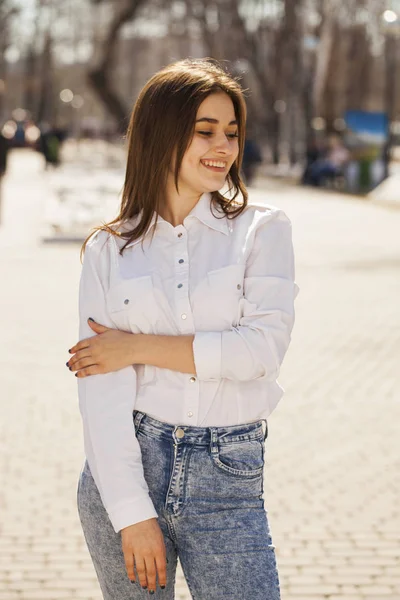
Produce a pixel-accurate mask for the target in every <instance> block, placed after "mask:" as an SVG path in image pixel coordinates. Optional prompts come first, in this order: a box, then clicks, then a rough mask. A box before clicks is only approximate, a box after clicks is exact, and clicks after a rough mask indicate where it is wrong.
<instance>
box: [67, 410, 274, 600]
mask: <svg viewBox="0 0 400 600" xmlns="http://www.w3.org/2000/svg"><path fill="white" fill-rule="evenodd" d="M133 417H134V426H135V430H136V435H137V439H138V441H139V444H140V447H141V452H142V461H143V468H144V475H145V479H146V481H147V484H148V486H149V492H150V496H151V499H152V501H153V503H154V506H155V508H156V511H157V514H158V522H159V525H160V527H161V530H162V532H163V535H164V541H165V546H166V551H167V561H168V563H167V586H166V588H165V589H164V590H162V589H160V588H159V586H158V584H157V590H156V593H155V594H154V595H152V596H150V597H151V598H154V600H161V599H163V600H172V599H173V598H175V593H174V587H175V572H176V565H177V559H178V557H179V560H180V563H181V565H182V569H183V572H184V575H185V579H186V581H187V584H188V587H189V590H190V593H191V595H192V598H193V600H279V599H280V590H279V579H278V572H277V567H276V560H275V550H274V546H273V545H272V540H271V536H270V532H269V527H268V520H267V513H266V510H265V508H264V499H263V476H264V475H263V473H264V439H265V438H264V431H263V426H262V421H258V422H256V423H250V424H246V425H235V426H230V427H189V426H186V425H183V426H181V427H178V426H174V425H170V424H167V423H163V422H161V421H157V420H156V419H153V418H152V417H150V416H148V415H146V414H144V413H142V412H139V411H134V413H133ZM266 431H267V430H266ZM266 435H267V433H265V437H266ZM78 508H79V516H80V519H81V523H82V527H83V531H84V534H85V538H86V542H87V545H88V548H89V552H90V554H91V557H92V560H93V563H94V566H95V569H96V573H97V577H98V579H99V582H100V586H101V589H102V592H103V597H104V600H138V599H142V600H143V599H144V598H149V593H148V591H147V590H143V589H142V588H141V587H140V584H139V583H136V584H132V583H131V582H130V581H129V579H128V576H127V574H126V570H125V564H124V558H123V554H122V549H121V536H120V534H119V533H118V534H117V533H115V531H114V529H113V527H112V525H111V523H110V520H109V518H108V516H107V513H106V511H105V509H104V507H103V504H102V502H101V499H100V495H99V492H98V490H97V487H96V484H95V482H94V480H93V478H92V475H91V473H90V469H89V466H88V464H87V463H85V466H84V468H83V470H82V473H81V476H80V479H79V486H78ZM137 581H138V580H137Z"/></svg>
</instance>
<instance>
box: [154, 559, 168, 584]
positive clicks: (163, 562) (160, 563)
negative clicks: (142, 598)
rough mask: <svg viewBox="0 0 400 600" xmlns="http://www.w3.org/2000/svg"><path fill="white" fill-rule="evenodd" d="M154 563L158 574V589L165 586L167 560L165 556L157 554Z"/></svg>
mask: <svg viewBox="0 0 400 600" xmlns="http://www.w3.org/2000/svg"><path fill="white" fill-rule="evenodd" d="M155 561H156V568H157V574H158V585H159V586H160V587H165V586H166V585H167V559H166V556H165V554H164V555H162V554H157V555H156V558H155Z"/></svg>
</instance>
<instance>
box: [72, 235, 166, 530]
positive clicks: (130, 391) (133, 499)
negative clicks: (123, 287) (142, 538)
mask: <svg viewBox="0 0 400 600" xmlns="http://www.w3.org/2000/svg"><path fill="white" fill-rule="evenodd" d="M109 267H110V265H109V248H108V245H107V242H106V241H105V236H104V235H103V234H102V233H101V234H100V235H97V236H96V237H95V239H93V240H92V241H91V242H90V243H89V244H88V246H87V248H86V252H85V257H84V262H83V268H82V275H81V280H80V289H79V317H80V328H79V337H80V339H85V340H87V341H90V340H89V338H90V336H92V335H94V332H93V331H92V330H91V328H90V327H89V326H88V317H92V318H94V319H96V320H97V321H99V322H102V323H104V324H105V325H106V326H108V327H113V326H114V325H113V323H112V321H111V320H110V317H109V315H108V312H107V309H106V304H105V289H104V284H103V278H104V279H106V277H105V275H106V274H107V272H108V270H109ZM78 392H79V407H80V411H81V415H82V421H83V431H84V444H85V454H86V457H87V460H88V463H89V466H90V470H91V472H92V475H93V478H94V480H95V482H96V485H97V487H98V488H99V492H100V495H101V498H102V501H103V504H104V506H105V508H106V510H107V512H108V515H109V517H110V520H111V522H112V524H113V526H114V529H115V531H116V532H118V531H119V530H121V529H123V528H125V527H127V526H129V525H133V524H135V523H138V522H140V521H144V520H147V519H151V518H153V517H157V513H156V511H155V509H154V506H153V503H152V501H151V499H150V496H149V493H148V487H147V484H146V481H145V479H144V475H143V466H142V458H141V452H140V446H139V443H138V441H137V439H136V436H135V430H134V426H133V422H132V411H133V408H134V404H135V393H136V372H135V370H134V368H133V367H132V366H128V367H125V368H123V369H122V370H119V371H117V372H112V373H108V374H102V375H95V376H94V377H87V378H80V379H79V381H78Z"/></svg>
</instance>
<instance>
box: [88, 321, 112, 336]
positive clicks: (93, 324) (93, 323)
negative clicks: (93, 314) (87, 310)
mask: <svg viewBox="0 0 400 600" xmlns="http://www.w3.org/2000/svg"><path fill="white" fill-rule="evenodd" d="M88 325H89V327H90V328H91V329H93V331H95V332H96V333H104V332H105V331H108V327H105V326H104V325H100V323H96V321H94V320H93V319H88Z"/></svg>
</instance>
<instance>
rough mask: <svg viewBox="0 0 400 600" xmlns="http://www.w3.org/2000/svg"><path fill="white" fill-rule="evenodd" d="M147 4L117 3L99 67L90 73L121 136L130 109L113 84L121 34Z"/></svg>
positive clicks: (130, 0) (135, 1) (141, 0)
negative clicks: (123, 28)
mask: <svg viewBox="0 0 400 600" xmlns="http://www.w3.org/2000/svg"><path fill="white" fill-rule="evenodd" d="M145 3H146V0H127V1H126V2H125V3H124V4H123V5H122V7H121V6H119V3H117V2H116V3H115V10H116V12H115V15H114V18H113V20H112V21H111V22H110V25H109V28H108V31H107V34H106V36H105V39H104V41H103V43H102V45H101V54H100V59H99V61H98V64H97V66H95V67H94V68H93V69H91V70H90V71H89V73H88V80H89V83H90V84H91V86H92V87H93V89H94V91H95V93H96V94H97V96H98V97H99V99H100V100H101V101H102V103H103V104H104V106H105V107H106V109H107V110H108V112H109V113H110V114H111V115H112V116H113V117H114V119H115V121H116V124H117V128H118V132H119V133H121V134H123V133H125V131H126V127H127V124H128V118H129V109H128V107H127V105H126V104H125V101H124V100H123V99H122V98H120V96H119V95H118V93H117V91H116V89H115V87H114V85H113V83H112V72H113V68H114V66H115V60H116V50H117V45H118V40H119V33H120V30H121V28H122V26H123V25H125V23H127V22H128V21H132V20H133V19H134V18H135V16H136V14H137V12H138V11H139V9H140V8H141V7H142V6H144V4H145Z"/></svg>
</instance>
